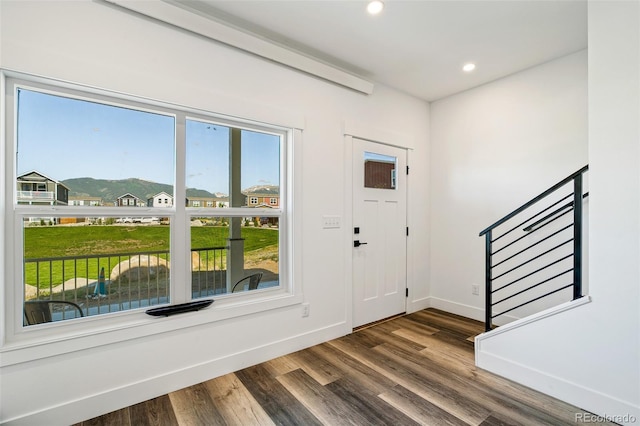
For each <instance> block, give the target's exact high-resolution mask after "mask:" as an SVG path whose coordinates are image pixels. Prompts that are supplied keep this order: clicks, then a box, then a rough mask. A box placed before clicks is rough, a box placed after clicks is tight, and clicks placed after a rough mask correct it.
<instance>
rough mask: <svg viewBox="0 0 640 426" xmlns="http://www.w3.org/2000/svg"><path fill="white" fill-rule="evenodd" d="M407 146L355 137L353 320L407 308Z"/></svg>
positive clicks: (358, 321)
mask: <svg viewBox="0 0 640 426" xmlns="http://www.w3.org/2000/svg"><path fill="white" fill-rule="evenodd" d="M406 163H407V152H406V150H404V149H401V148H396V147H392V146H388V145H382V144H378V143H374V142H369V141H365V140H362V139H356V138H353V169H352V170H353V226H354V228H353V230H352V232H353V248H352V250H353V326H354V327H358V326H360V325H363V324H368V323H370V322H373V321H377V320H380V319H383V318H387V317H390V316H393V315H396V314H400V313H403V312H405V310H406V288H407V260H406V255H407V245H406V239H407V228H406V223H407V218H406V216H407V189H406V183H407V174H406V167H407V165H406Z"/></svg>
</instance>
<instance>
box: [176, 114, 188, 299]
mask: <svg viewBox="0 0 640 426" xmlns="http://www.w3.org/2000/svg"><path fill="white" fill-rule="evenodd" d="M175 159H176V163H175V181H174V188H175V189H174V203H173V204H174V209H175V220H174V222H173V223H172V226H171V294H172V298H171V299H172V300H171V301H172V303H183V302H186V301H189V300H191V285H190V284H191V269H190V265H191V262H190V258H191V229H190V225H189V223H190V218H189V215H187V212H186V203H185V202H184V201H181V200H186V199H187V192H186V116H185V114H184V113H178V114H177V115H176V152H175Z"/></svg>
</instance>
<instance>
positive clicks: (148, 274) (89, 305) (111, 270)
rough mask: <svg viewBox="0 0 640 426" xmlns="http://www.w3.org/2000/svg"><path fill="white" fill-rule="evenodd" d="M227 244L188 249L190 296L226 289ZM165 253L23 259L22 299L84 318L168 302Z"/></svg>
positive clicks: (166, 256)
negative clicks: (76, 311) (75, 309)
mask: <svg viewBox="0 0 640 426" xmlns="http://www.w3.org/2000/svg"><path fill="white" fill-rule="evenodd" d="M226 256H227V247H207V248H200V249H194V250H192V251H191V272H192V293H193V298H200V297H207V296H210V295H213V294H220V293H225V292H226ZM170 260H171V259H170V254H169V251H151V252H138V253H114V254H104V255H87V256H82V257H78V256H72V257H47V258H37V259H25V261H24V276H25V281H26V284H25V285H24V300H25V301H27V300H59V301H67V302H73V303H76V304H78V305H80V306H81V308H82V310H83V314H84V315H85V316H91V315H100V314H105V313H110V312H118V311H125V310H129V309H136V308H140V307H147V306H153V305H159V304H164V303H168V302H169V295H170V279H169V275H170Z"/></svg>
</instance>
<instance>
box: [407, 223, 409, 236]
mask: <svg viewBox="0 0 640 426" xmlns="http://www.w3.org/2000/svg"><path fill="white" fill-rule="evenodd" d="M408 236H409V227H408V226H407V237H408Z"/></svg>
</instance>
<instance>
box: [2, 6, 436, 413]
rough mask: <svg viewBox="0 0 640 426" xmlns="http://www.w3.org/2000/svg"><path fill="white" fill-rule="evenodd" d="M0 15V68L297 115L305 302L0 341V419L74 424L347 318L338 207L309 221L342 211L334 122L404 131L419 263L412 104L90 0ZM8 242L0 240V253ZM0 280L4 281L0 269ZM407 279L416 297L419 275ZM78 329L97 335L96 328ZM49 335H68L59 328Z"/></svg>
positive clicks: (328, 334)
mask: <svg viewBox="0 0 640 426" xmlns="http://www.w3.org/2000/svg"><path fill="white" fill-rule="evenodd" d="M0 15H1V16H0V19H1V22H0V28H1V30H0V31H1V33H0V43H1V44H0V66H1V67H3V68H7V69H12V70H16V71H21V72H26V73H33V74H38V75H42V76H46V77H51V78H58V79H62V80H67V81H70V82H74V83H80V84H87V85H91V86H96V87H100V88H104V89H108V90H114V91H118V92H124V93H129V94H132V95H137V96H143V97H149V98H153V99H158V100H161V101H167V102H173V103H176V104H182V105H187V106H191V107H197V108H202V109H204V110H209V111H213V112H220V113H226V114H231V115H237V116H241V117H246V118H254V119H261V118H262V119H265V120H268V119H269V118H270V117H273V118H274V120H277V119H278V117H291V116H293V117H298V116H299V117H302V120H301V121H302V122H303V123H304V130H303V141H302V144H301V146H300V147H299V148H300V149H302V157H301V158H302V167H301V170H302V175H301V176H300V177H299V180H298V181H297V182H298V183H299V184H300V185H302V192H303V196H302V200H297V203H298V205H297V206H298V207H299V211H301V213H302V214H301V216H302V238H301V240H302V247H301V252H302V265H301V267H302V273H301V278H302V282H301V283H297V285H302V286H303V288H304V298H305V300H306V301H308V302H310V304H311V315H310V316H309V317H308V318H304V319H303V318H301V309H300V306H293V307H290V308H281V309H275V310H271V311H268V312H264V313H262V314H260V315H253V316H247V317H241V318H237V319H232V320H225V321H219V322H217V323H211V324H205V325H201V326H197V327H193V328H189V329H183V330H178V331H173V332H166V333H160V334H157V335H153V336H147V337H139V338H136V339H135V340H129V341H124V342H120V343H112V344H107V345H103V346H97V347H94V348H92V349H85V350H82V349H77V350H72V351H71V352H70V353H66V354H63V355H53V354H52V352H51V351H50V350H49V347H48V345H43V346H41V347H38V348H37V350H38V351H39V353H41V354H46V355H47V356H46V357H44V358H41V359H35V360H32V361H24V362H20V359H21V356H22V354H23V350H21V349H11V350H9V349H7V347H5V348H4V349H2V351H0V381H1V386H0V401H1V402H0V405H1V407H0V410H1V413H0V422H7V421H8V422H15V423H22V424H30V425H33V424H47V425H52V424H70V423H74V422H76V421H80V420H83V419H87V418H90V417H93V416H96V415H99V414H102V413H105V412H108V411H111V410H114V409H117V408H120V407H122V406H126V405H131V404H133V403H136V402H139V401H142V400H146V399H149V398H152V397H155V396H157V395H160V394H164V393H167V392H169V391H172V390H175V389H179V388H182V387H185V386H188V385H190V384H193V383H197V382H201V381H204V380H207V379H209V378H211V377H214V376H217V375H220V374H224V373H226V372H229V371H234V370H237V369H239V368H242V367H245V366H248V365H252V364H255V363H257V362H260V361H263V360H266V359H270V358H272V357H275V356H277V355H280V354H284V353H288V352H291V351H293V350H297V349H300V348H302V347H305V346H308V345H311V344H315V343H318V342H321V341H325V340H327V339H329V338H332V337H336V336H339V335H342V334H345V333H347V332H348V331H350V323H349V322H348V318H349V316H348V308H347V307H348V304H349V300H350V299H349V294H350V289H348V288H346V283H348V282H349V281H348V280H347V277H348V276H350V273H351V271H349V270H347V268H346V267H345V265H346V264H347V261H346V259H348V258H349V257H350V256H351V248H350V246H349V245H348V244H345V242H348V240H349V236H350V235H351V233H350V229H348V226H347V224H348V223H350V218H347V217H345V218H344V219H345V220H344V221H343V223H344V224H345V225H344V226H343V228H342V229H340V230H331V229H329V230H325V229H322V222H321V217H322V215H344V214H345V212H349V211H350V208H349V206H348V205H347V204H348V201H346V200H345V195H344V194H345V181H346V179H345V176H344V173H343V166H344V164H345V146H344V145H345V138H344V132H343V128H344V126H345V123H347V124H348V123H356V122H357V123H358V127H359V128H362V129H364V131H365V132H367V133H370V134H377V133H379V134H390V133H391V134H392V133H394V132H396V133H400V134H403V135H408V136H409V137H408V138H407V139H406V140H407V141H409V142H408V145H409V146H408V147H409V148H412V150H411V152H410V162H411V165H412V166H413V169H412V170H414V172H413V173H412V182H416V183H417V184H415V185H413V186H412V187H411V190H410V193H409V199H410V200H412V201H411V202H410V204H409V209H410V212H409V224H410V226H412V229H413V230H414V234H413V235H417V236H420V238H415V239H412V240H411V243H410V244H411V250H410V252H411V253H418V254H420V255H422V256H423V257H420V258H417V259H413V258H411V259H409V264H410V265H411V266H410V268H411V269H410V271H409V276H410V277H426V276H428V269H427V268H428V259H425V258H424V254H425V253H428V250H429V247H428V238H427V235H428V234H427V230H428V215H429V211H428V190H427V188H426V182H428V178H429V176H428V149H427V139H428V114H429V107H428V105H427V104H426V103H424V102H422V101H419V100H417V99H414V98H411V97H409V96H406V95H404V94H401V93H399V92H396V91H393V90H390V89H387V88H385V87H382V86H376V88H375V92H374V94H373V95H371V96H365V95H362V94H358V93H356V92H353V91H350V90H347V89H344V88H342V87H339V86H336V85H333V84H330V83H327V82H324V81H321V80H318V79H315V78H313V77H310V76H307V75H304V74H302V73H298V72H296V71H292V70H290V69H288V68H286V67H283V66H279V65H276V64H273V63H270V62H266V61H264V60H261V59H258V58H256V57H254V56H251V55H247V54H244V53H241V52H238V51H235V50H232V49H230V48H227V47H224V46H222V45H219V44H216V43H214V42H211V41H209V40H206V39H204V38H201V37H196V36H193V35H191V34H188V33H186V32H184V31H180V30H176V29H174V28H171V27H168V26H166V25H162V24H157V23H155V22H153V21H151V20H148V19H145V18H141V17H139V16H135V15H131V14H128V13H124V12H122V11H121V10H119V9H117V8H115V7H112V6H108V5H105V4H103V3H97V2H91V1H81V2H48V1H43V2H0ZM319 165H320V166H321V167H318V166H319ZM3 188H4V186H3ZM2 198H4V196H3V197H2ZM0 205H1V204H0ZM2 215H3V216H4V211H2ZM2 223H5V221H4V218H3V220H2ZM0 234H3V230H0ZM8 248H9V247H8V246H5V247H3V248H2V249H1V250H4V252H3V257H4V256H5V255H6V253H7V250H8ZM416 256H417V255H416ZM0 284H1V286H2V287H3V288H4V287H5V286H7V285H15V283H11V282H6V279H5V278H4V277H3V281H2V283H0ZM409 286H410V289H411V292H412V294H415V295H416V298H417V297H418V295H420V297H422V298H423V299H424V297H425V296H426V294H427V283H426V280H424V279H420V280H416V282H415V284H414V282H410V283H409ZM416 300H417V299H416ZM425 303H426V302H424V301H422V302H420V301H418V302H416V303H411V304H410V305H409V308H410V309H411V310H413V309H417V308H419V307H423V306H426V304H425ZM140 315H144V314H140ZM176 318H177V319H176V321H182V320H181V319H179V318H178V317H176ZM0 325H1V326H2V327H4V324H0ZM134 331H135V330H133V331H132V333H134ZM137 333H138V332H137V331H135V334H137ZM91 338H92V339H94V341H95V339H98V341H100V340H101V339H105V341H106V339H107V338H108V333H104V334H98V335H95V336H92V337H91ZM61 344H62V345H67V348H71V347H76V346H75V344H74V341H73V339H71V340H69V341H68V342H66V343H61ZM58 347H60V346H58ZM29 350H34V348H31V349H29ZM16 359H17V360H18V362H15V363H14V361H15V360H16ZM9 360H11V362H9Z"/></svg>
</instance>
